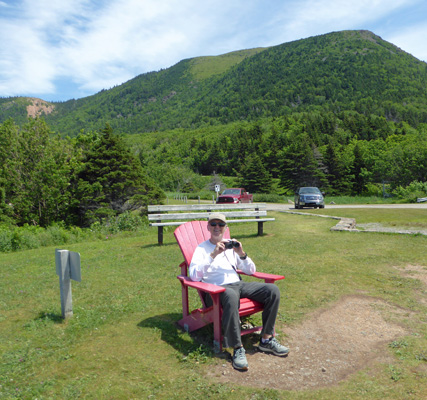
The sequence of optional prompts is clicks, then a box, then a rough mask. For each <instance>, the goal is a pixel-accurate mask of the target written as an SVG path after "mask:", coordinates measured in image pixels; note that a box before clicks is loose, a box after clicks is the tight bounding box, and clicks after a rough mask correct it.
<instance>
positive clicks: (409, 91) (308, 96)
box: [0, 31, 427, 136]
mask: <svg viewBox="0 0 427 400" xmlns="http://www.w3.org/2000/svg"><path fill="white" fill-rule="evenodd" d="M11 100H12V99H3V100H2V101H1V102H0V118H2V120H4V119H5V118H6V117H7V116H8V115H11V116H14V118H15V120H17V119H16V117H17V116H18V115H21V114H22V111H23V110H25V108H23V107H22V105H19V104H18V103H19V102H17V101H14V103H12V102H11ZM54 105H55V111H54V112H52V113H51V114H49V115H47V116H46V120H47V122H48V123H49V125H50V126H52V128H53V129H54V130H55V131H56V132H58V133H60V134H61V135H69V136H75V135H76V134H77V133H78V132H80V130H81V129H85V130H86V131H88V130H100V129H103V127H104V126H105V123H109V124H110V126H111V127H112V128H113V130H114V131H115V132H117V133H130V134H134V133H141V132H150V131H162V130H167V129H175V128H186V129H194V128H197V127H201V126H205V125H218V124H226V123H230V122H233V121H241V120H245V121H254V120H257V119H259V118H263V117H279V116H283V115H290V114H292V113H294V112H299V113H300V112H310V111H322V112H323V111H331V112H334V113H336V112H339V111H344V110H352V111H357V112H359V113H362V114H364V115H368V114H375V115H378V116H381V117H385V118H387V120H393V121H397V122H400V121H406V122H408V123H409V124H410V125H412V126H416V125H417V124H419V123H422V122H427V64H426V63H424V62H421V61H419V60H417V59H416V58H414V57H413V56H411V55H409V54H407V53H405V52H404V51H402V50H401V49H399V48H397V47H396V46H394V45H393V44H391V43H388V42H386V41H384V40H382V39H381V38H380V37H378V36H376V35H374V34H373V33H371V32H368V31H343V32H335V33H330V34H326V35H321V36H315V37H311V38H308V39H302V40H298V41H294V42H290V43H285V44H282V45H279V46H275V47H271V48H267V49H253V50H244V51H237V52H234V53H230V54H226V55H223V56H218V57H203V58H194V59H188V60H183V61H181V62H179V63H178V64H176V65H175V66H173V67H171V68H168V69H165V70H161V71H159V72H152V73H147V74H143V75H140V76H138V77H136V78H134V79H132V80H130V81H128V82H126V83H124V84H123V85H120V86H117V87H115V88H112V89H110V90H104V91H102V92H100V93H98V94H96V95H93V96H90V97H86V98H83V99H78V100H70V101H67V102H64V103H54Z"/></svg>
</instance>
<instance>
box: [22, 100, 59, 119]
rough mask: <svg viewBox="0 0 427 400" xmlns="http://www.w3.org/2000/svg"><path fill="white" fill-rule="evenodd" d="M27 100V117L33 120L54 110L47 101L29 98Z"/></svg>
mask: <svg viewBox="0 0 427 400" xmlns="http://www.w3.org/2000/svg"><path fill="white" fill-rule="evenodd" d="M28 100H29V101H30V104H29V105H28V106H27V115H28V116H29V117H32V118H35V117H38V116H40V115H43V114H45V115H48V114H50V113H51V112H52V111H53V110H54V109H55V106H54V105H53V104H51V103H48V102H47V101H44V100H41V99H36V98H29V99H28Z"/></svg>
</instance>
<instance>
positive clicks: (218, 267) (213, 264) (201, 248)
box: [189, 240, 256, 285]
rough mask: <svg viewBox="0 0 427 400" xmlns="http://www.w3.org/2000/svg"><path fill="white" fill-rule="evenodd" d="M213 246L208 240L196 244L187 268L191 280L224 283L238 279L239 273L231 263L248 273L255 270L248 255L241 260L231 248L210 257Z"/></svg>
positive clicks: (215, 283) (250, 273)
mask: <svg viewBox="0 0 427 400" xmlns="http://www.w3.org/2000/svg"><path fill="white" fill-rule="evenodd" d="M215 247H216V246H215V245H214V244H213V243H211V242H210V241H209V240H206V241H205V242H203V243H200V244H199V245H198V246H197V248H196V250H195V251H194V254H193V258H192V260H191V263H190V268H189V273H190V278H191V280H193V281H203V282H206V283H212V284H214V285H226V284H229V283H235V282H238V281H239V274H238V273H237V272H236V271H235V270H234V268H233V266H232V265H234V267H235V268H236V269H241V270H242V271H243V272H244V273H246V274H248V275H252V274H253V273H254V272H255V271H256V267H255V264H254V262H253V261H252V260H251V259H250V258H249V257H247V258H246V259H245V260H241V259H240V257H239V256H238V255H237V253H236V252H235V251H234V250H233V249H229V250H225V251H223V252H222V253H220V254H218V255H217V256H216V257H215V258H212V257H211V253H212V252H213V251H214V250H215Z"/></svg>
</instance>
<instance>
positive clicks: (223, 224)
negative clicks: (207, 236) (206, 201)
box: [209, 222, 226, 228]
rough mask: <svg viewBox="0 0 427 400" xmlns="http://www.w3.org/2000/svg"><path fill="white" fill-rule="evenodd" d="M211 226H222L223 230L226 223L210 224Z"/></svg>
mask: <svg viewBox="0 0 427 400" xmlns="http://www.w3.org/2000/svg"><path fill="white" fill-rule="evenodd" d="M209 225H210V226H217V225H218V226H220V227H221V228H224V226H225V225H226V223H225V222H209Z"/></svg>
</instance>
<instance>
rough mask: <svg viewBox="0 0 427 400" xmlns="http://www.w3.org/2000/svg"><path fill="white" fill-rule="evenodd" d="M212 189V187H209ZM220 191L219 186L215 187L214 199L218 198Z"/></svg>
mask: <svg viewBox="0 0 427 400" xmlns="http://www.w3.org/2000/svg"><path fill="white" fill-rule="evenodd" d="M211 187H212V186H211ZM220 191H221V186H220V185H215V192H216V198H218V193H219V192H220Z"/></svg>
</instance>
